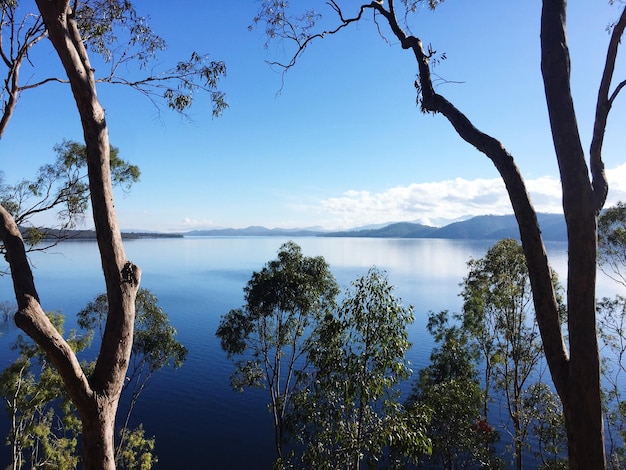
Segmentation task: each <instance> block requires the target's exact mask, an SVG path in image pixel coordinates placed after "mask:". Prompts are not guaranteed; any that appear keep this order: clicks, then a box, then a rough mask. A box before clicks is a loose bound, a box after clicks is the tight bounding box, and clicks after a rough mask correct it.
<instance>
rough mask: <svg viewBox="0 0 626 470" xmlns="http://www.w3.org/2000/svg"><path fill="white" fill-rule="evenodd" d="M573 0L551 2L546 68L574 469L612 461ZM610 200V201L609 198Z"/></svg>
mask: <svg viewBox="0 0 626 470" xmlns="http://www.w3.org/2000/svg"><path fill="white" fill-rule="evenodd" d="M565 9H566V2H565V0H544V2H543V9H542V14H541V71H542V74H543V81H544V89H545V94H546V102H547V105H548V113H549V117H550V127H551V129H552V137H553V141H554V148H555V151H556V156H557V161H558V164H559V172H560V174H561V186H562V188H563V212H564V213H565V221H566V224H567V240H568V254H569V256H568V278H567V309H568V329H569V345H570V361H569V371H568V372H569V373H568V377H567V382H566V386H565V389H566V391H565V393H560V394H559V395H560V396H561V401H562V402H563V410H564V414H565V423H566V428H567V438H568V449H569V460H570V468H572V469H601V468H605V467H606V461H605V455H604V432H603V421H602V403H601V388H600V355H599V350H598V342H597V333H596V316H595V314H596V307H595V291H596V244H597V232H596V230H597V229H596V226H597V220H596V214H597V210H599V209H600V208H599V207H596V206H597V204H596V200H595V199H594V191H593V187H592V185H591V182H590V180H589V170H588V168H587V164H586V162H585V155H584V151H583V149H582V145H581V141H580V136H579V133H578V124H577V122H576V114H575V111H574V104H573V101H572V95H571V90H570V63H569V51H568V48H567V37H566V34H565V17H566V14H565ZM602 202H603V201H602Z"/></svg>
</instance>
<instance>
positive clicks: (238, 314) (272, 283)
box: [216, 242, 338, 459]
mask: <svg viewBox="0 0 626 470" xmlns="http://www.w3.org/2000/svg"><path fill="white" fill-rule="evenodd" d="M337 293H338V287H337V283H336V282H335V279H334V277H333V276H332V274H331V272H330V268H329V266H328V264H327V263H326V261H325V260H324V258H322V257H306V256H304V255H303V254H302V250H301V249H300V247H299V246H298V245H296V244H295V243H293V242H288V243H285V244H284V245H282V246H281V247H280V249H279V251H278V257H277V259H275V260H272V261H269V262H268V263H267V264H266V265H265V266H264V267H263V269H262V270H261V271H259V272H254V273H253V274H252V277H251V279H250V280H249V281H248V283H247V285H246V287H245V288H244V298H245V301H246V305H245V306H244V307H242V308H240V309H235V310H231V311H230V312H228V313H227V314H225V315H223V316H222V318H221V321H220V324H219V326H218V328H217V331H216V336H217V337H218V338H219V339H220V344H221V347H222V349H223V350H224V351H225V352H226V353H227V355H228V357H229V358H233V359H234V358H235V357H240V359H237V360H235V366H236V371H235V372H234V373H233V375H232V376H231V384H232V386H233V388H234V389H235V390H240V391H242V390H243V389H245V388H247V387H262V388H267V389H268V390H269V393H270V410H271V412H272V415H273V418H274V430H275V445H276V451H277V456H278V458H279V459H282V458H283V455H282V453H283V450H282V449H283V444H284V440H285V430H286V428H285V418H286V416H287V413H288V410H290V408H291V406H292V396H293V393H294V392H295V391H296V390H297V389H298V386H299V377H300V374H297V373H296V372H298V371H303V370H306V368H307V366H308V360H307V352H308V350H309V348H311V347H312V344H311V343H310V342H308V341H306V334H307V331H309V330H310V329H311V328H312V327H315V326H316V324H317V323H318V322H319V321H320V319H321V318H323V317H324V316H325V315H326V314H329V313H330V312H331V311H332V309H333V308H334V306H335V297H336V296H337Z"/></svg>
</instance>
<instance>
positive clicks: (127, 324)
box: [0, 0, 141, 470]
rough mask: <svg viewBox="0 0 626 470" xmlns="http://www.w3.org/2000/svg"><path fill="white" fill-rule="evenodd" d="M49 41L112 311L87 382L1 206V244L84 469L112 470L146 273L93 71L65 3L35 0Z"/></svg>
mask: <svg viewBox="0 0 626 470" xmlns="http://www.w3.org/2000/svg"><path fill="white" fill-rule="evenodd" d="M37 6H38V7H39V11H40V13H41V15H42V18H43V20H44V23H45V25H46V28H47V31H48V36H49V38H50V40H51V42H52V44H53V46H54V48H55V49H56V51H57V54H58V55H59V58H60V59H61V62H62V63H63V66H64V68H65V71H66V73H67V75H68V78H69V81H70V84H71V87H72V92H73V95H74V98H75V101H76V106H77V108H78V112H79V114H80V118H81V123H82V127H83V133H84V137H85V144H86V147H87V168H88V175H89V189H90V193H91V204H92V210H93V217H94V223H95V228H96V233H97V239H98V248H99V250H100V256H101V261H102V269H103V271H104V277H105V282H106V289H107V298H108V304H109V312H108V315H107V322H106V326H105V331H104V335H103V338H102V345H101V348H100V352H99V355H98V359H97V361H96V366H95V369H94V371H93V373H92V374H91V376H90V377H89V379H88V378H87V377H86V376H85V374H84V372H83V370H82V368H81V366H80V364H79V362H78V360H77V358H76V356H75V354H74V352H73V351H72V349H71V348H70V346H69V345H68V344H67V342H65V341H64V339H63V337H62V336H61V335H60V334H59V332H58V331H57V330H56V329H55V328H54V326H53V325H52V324H51V322H50V321H49V319H48V317H47V316H46V314H45V312H44V311H43V309H42V308H41V305H40V303H39V297H38V295H37V291H36V289H35V283H34V280H33V276H32V272H31V269H30V266H29V263H28V259H27V256H26V251H25V248H24V243H23V240H22V237H21V235H20V232H19V229H18V227H17V225H16V224H15V221H14V220H13V218H12V217H11V215H10V214H9V213H8V212H7V211H6V210H5V209H4V208H3V207H1V206H0V238H1V239H2V241H3V243H4V245H5V249H6V257H7V260H8V261H9V265H10V269H11V275H12V278H13V285H14V289H15V296H16V300H17V303H18V312H17V313H16V315H15V321H16V324H17V325H18V326H19V327H20V328H21V329H23V330H24V331H25V332H26V333H27V334H28V335H29V336H30V337H32V338H33V339H34V340H35V341H36V342H37V344H38V345H39V346H40V347H41V348H42V349H43V350H44V351H45V352H46V354H47V356H48V358H49V359H50V361H51V362H52V363H53V364H54V365H55V367H56V368H57V370H58V371H59V374H60V375H61V377H62V378H63V381H64V384H65V387H66V389H67V392H68V394H69V396H70V398H71V400H72V401H73V403H74V404H75V405H76V408H77V409H78V412H79V415H80V418H81V421H82V425H83V468H85V469H86V470H92V469H106V470H114V469H115V458H114V445H113V441H114V434H113V430H114V423H115V414H116V411H117V405H118V401H119V397H120V394H121V391H122V385H123V383H124V377H125V375H126V370H127V368H128V362H129V358H130V353H131V348H132V338H133V325H134V319H135V296H136V293H137V290H138V288H139V279H140V276H141V271H140V270H139V268H137V267H136V266H134V265H133V264H132V263H130V262H128V261H127V260H126V255H125V254H124V248H123V245H122V238H121V233H120V230H119V227H118V225H117V218H116V215H115V209H114V205H113V189H112V185H111V174H110V166H109V158H110V155H109V148H110V147H109V138H108V131H107V126H106V121H105V118H104V110H103V109H102V106H101V105H100V103H99V101H98V98H97V96H96V87H95V81H94V77H93V70H92V69H91V66H90V64H89V59H88V57H87V51H86V50H85V47H84V45H83V42H82V40H81V38H80V34H79V32H78V28H77V26H76V22H75V20H74V17H73V12H72V11H71V7H70V4H69V1H68V0H37Z"/></svg>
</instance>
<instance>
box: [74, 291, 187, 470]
mask: <svg viewBox="0 0 626 470" xmlns="http://www.w3.org/2000/svg"><path fill="white" fill-rule="evenodd" d="M107 313H108V302H107V297H106V294H100V295H98V296H97V297H96V298H95V299H94V300H93V301H91V302H89V303H88V304H87V306H86V307H85V308H84V309H83V310H81V311H80V312H78V314H77V319H78V324H79V326H80V327H81V328H83V329H85V330H95V331H98V332H99V333H100V338H102V333H103V331H104V324H105V322H106V317H107ZM187 353H188V351H187V348H186V347H185V346H183V345H182V344H180V343H179V342H178V341H177V340H176V329H175V328H174V327H173V326H172V325H170V323H169V318H168V316H167V314H166V313H165V312H164V311H163V309H161V307H159V305H158V299H157V298H156V296H155V295H154V294H152V292H150V291H149V290H148V289H145V288H140V289H139V291H138V292H137V297H136V300H135V328H134V332H133V350H132V354H131V357H130V365H129V368H128V372H127V373H128V378H127V380H126V381H125V382H124V386H123V389H122V393H123V394H124V393H130V400H129V407H128V410H127V411H126V414H125V416H124V422H123V425H122V431H121V432H120V440H119V442H118V444H117V447H116V459H117V460H118V461H120V462H121V460H120V459H123V460H124V461H127V462H131V461H132V459H131V458H130V457H129V455H130V453H132V452H139V454H137V456H136V459H139V460H138V462H139V461H141V462H148V461H149V459H151V458H155V457H154V456H152V454H151V453H150V455H149V456H148V455H146V456H142V455H143V454H141V453H142V452H147V449H148V448H149V447H150V445H152V446H154V442H153V441H154V440H153V439H152V440H150V439H144V437H143V430H141V433H140V434H135V433H138V432H139V430H135V431H133V432H130V431H128V424H129V421H130V417H131V414H132V411H133V409H134V407H135V405H136V403H137V401H138V399H139V396H140V395H141V393H142V392H143V390H144V389H145V387H146V384H147V383H148V381H149V380H150V378H151V377H152V375H153V374H154V373H155V372H157V371H158V370H161V369H163V368H164V367H173V368H174V369H177V368H178V367H180V366H182V364H183V363H184V361H185V359H186V357H187ZM127 390H128V391H129V392H127ZM140 437H141V438H142V439H144V440H145V442H144V443H143V444H141V445H139V444H138V443H137V442H138V440H139V438H140ZM131 439H132V441H131ZM150 442H152V444H150ZM133 462H134V461H133ZM118 464H119V462H118ZM133 465H134V464H133ZM141 465H144V464H143V463H142V464H141ZM133 468H135V467H133ZM136 468H144V467H136Z"/></svg>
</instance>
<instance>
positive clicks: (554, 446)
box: [523, 382, 569, 470]
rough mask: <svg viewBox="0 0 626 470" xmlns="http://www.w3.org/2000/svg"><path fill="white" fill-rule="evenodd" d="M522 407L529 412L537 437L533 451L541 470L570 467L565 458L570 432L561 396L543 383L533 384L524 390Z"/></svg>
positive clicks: (532, 427) (534, 433)
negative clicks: (564, 415) (566, 429)
mask: <svg viewBox="0 0 626 470" xmlns="http://www.w3.org/2000/svg"><path fill="white" fill-rule="evenodd" d="M523 400H524V406H523V409H524V410H526V412H527V413H528V415H529V416H528V418H529V421H530V423H531V429H532V432H533V435H534V436H535V438H536V440H537V447H536V448H534V454H535V455H536V456H537V457H538V458H539V460H540V462H541V464H540V465H539V467H538V468H540V469H542V470H548V469H551V470H558V469H563V470H565V469H568V468H569V464H568V462H567V459H566V458H565V457H564V455H566V451H567V435H566V433H565V418H564V417H563V406H562V405H561V400H560V399H559V397H558V396H557V395H556V394H555V393H554V392H552V391H551V390H550V388H549V387H548V386H547V385H546V384H544V383H541V382H538V383H535V384H532V385H531V386H530V387H528V388H527V389H526V391H525V392H524V397H523Z"/></svg>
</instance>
